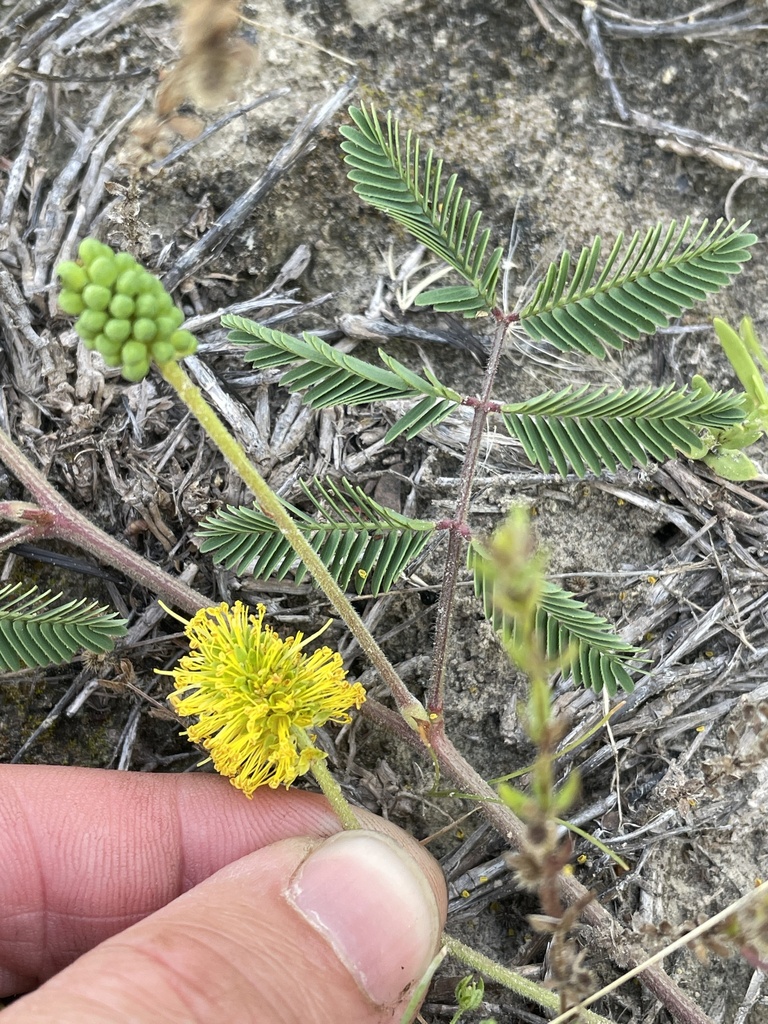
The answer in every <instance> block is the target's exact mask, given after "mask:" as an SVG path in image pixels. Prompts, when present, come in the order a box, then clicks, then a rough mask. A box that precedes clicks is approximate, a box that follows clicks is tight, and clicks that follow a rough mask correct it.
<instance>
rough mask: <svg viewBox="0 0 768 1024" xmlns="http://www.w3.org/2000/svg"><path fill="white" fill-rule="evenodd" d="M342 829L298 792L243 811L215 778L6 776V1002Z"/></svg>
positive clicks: (10, 770) (1, 775)
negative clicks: (115, 939)
mask: <svg viewBox="0 0 768 1024" xmlns="http://www.w3.org/2000/svg"><path fill="white" fill-rule="evenodd" d="M371 817H372V816H371ZM339 830H340V825H339V822H338V819H337V818H336V816H335V815H334V814H333V812H332V811H331V809H330V808H329V806H328V805H327V803H326V802H325V800H324V798H322V797H320V796H317V795H315V794H312V793H307V792H303V791H300V790H290V791H288V792H286V791H284V790H283V791H275V790H271V789H260V790H257V791H256V793H255V794H254V797H253V799H252V800H247V799H246V798H245V797H244V796H243V794H242V793H240V792H238V791H237V790H235V789H234V788H233V787H232V786H231V785H229V783H228V782H227V781H226V780H225V779H222V778H220V777H219V776H217V775H202V774H190V775H148V774H139V773H128V772H116V771H103V770H99V769H90V768H58V767H50V766H44V765H0V865H2V871H0V997H1V996H3V995H13V994H18V993H20V992H25V991H28V990H29V989H31V988H34V987H35V986H36V985H37V984H39V983H40V982H41V981H44V980H45V979H47V978H49V977H50V976H51V975H53V974H55V973H57V972H58V971H59V970H61V969H62V968H63V967H65V966H66V965H67V964H69V963H71V962H72V961H73V960H75V959H77V957H78V956H80V955H81V954H82V953H84V952H85V951H86V950H88V949H90V948H92V947H93V946H95V945H97V944H98V943H99V942H102V941H103V940H104V939H106V938H108V937H109V936H111V935H114V934H116V933H117V932H119V931H122V930H123V929H124V928H127V927H128V926H129V925H131V924H134V923H135V922H137V921H139V920H141V919H142V918H144V917H146V916H147V915H148V914H151V913H153V912H154V911H155V910H158V909H159V908H160V907H162V906H164V905H165V904H167V903H169V902H170V901H171V900H173V899H175V898H176V897H177V896H179V895H180V894H181V893H183V892H186V890H187V889H191V888H192V887H193V886H195V885H197V884H198V883H199V882H201V881H202V880H203V879H205V878H207V877H208V876H209V875H212V874H213V873H214V872H216V871H218V870H219V868H221V867H224V866H225V865H226V864H229V863H231V862H232V861H235V860H239V859H240V858H241V857H243V856H245V855H246V854H247V853H251V852H253V851H255V850H258V849H260V848H261V847H264V846H267V845H269V844H271V843H274V842H276V841H278V840H280V839H287V838H290V837H294V836H312V837H317V838H321V839H322V838H326V837H327V836H330V835H333V834H334V833H335V832H338V831H339Z"/></svg>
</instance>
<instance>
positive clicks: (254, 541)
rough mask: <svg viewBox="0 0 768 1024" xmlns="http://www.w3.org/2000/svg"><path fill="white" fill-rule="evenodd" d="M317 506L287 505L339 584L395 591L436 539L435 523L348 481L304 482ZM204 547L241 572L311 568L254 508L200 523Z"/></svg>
mask: <svg viewBox="0 0 768 1024" xmlns="http://www.w3.org/2000/svg"><path fill="white" fill-rule="evenodd" d="M301 488H302V490H303V491H304V494H305V496H306V497H307V499H308V500H309V502H310V504H311V505H312V507H313V511H312V512H311V513H308V512H304V511H302V510H300V509H298V508H296V507H295V506H293V505H290V504H288V503H287V502H286V503H285V505H286V508H287V509H288V511H289V512H290V514H291V515H292V517H293V518H294V520H295V521H296V525H297V526H298V528H299V529H300V530H301V531H302V533H303V534H304V535H305V537H306V538H307V540H308V541H309V543H310V544H311V545H312V547H313V549H314V550H315V551H316V552H317V554H318V555H319V556H320V558H321V559H322V561H323V564H324V565H325V566H326V568H327V569H328V571H329V572H330V573H331V575H332V576H333V578H334V579H335V580H336V582H337V583H338V584H339V586H340V587H342V588H343V589H346V588H348V587H350V586H353V587H354V589H355V590H356V592H357V593H358V594H360V593H362V591H363V590H364V589H366V587H367V589H368V591H369V592H370V593H372V594H374V595H376V594H380V593H382V592H384V591H386V590H389V589H390V588H391V587H392V586H393V584H394V583H395V582H396V580H397V579H398V578H399V577H400V575H401V574H402V573H403V571H404V570H405V568H406V566H407V565H408V564H409V563H410V562H412V561H413V560H414V559H415V558H417V557H418V556H419V555H420V554H421V552H422V551H423V550H424V547H425V546H426V544H427V543H428V541H429V539H430V538H431V536H432V534H433V532H434V530H435V524H434V523H431V522H427V521H426V520H423V519H412V518H411V517H410V516H404V515H401V514H400V513H398V512H394V511H393V510H392V509H388V508H385V507H384V506H383V505H380V504H379V503H378V502H376V501H374V500H373V498H370V497H369V496H368V495H367V494H365V493H364V492H363V491H362V490H361V489H360V488H359V487H356V486H355V485H354V484H351V483H350V482H349V481H348V480H341V481H339V482H328V481H325V482H324V483H323V482H320V481H319V480H313V481H310V482H302V483H301ZM198 536H199V537H200V538H201V540H202V544H201V551H203V552H206V553H208V552H209V553H211V554H212V555H213V558H214V560H215V561H216V562H219V563H222V564H223V565H225V566H226V568H227V569H232V570H234V571H235V572H238V573H244V572H246V571H248V572H251V573H252V574H253V575H254V576H255V577H256V578H257V579H269V578H270V577H274V578H275V579H279V580H282V579H285V577H286V576H287V575H288V574H289V573H292V574H293V579H294V581H295V582H296V583H300V582H301V581H302V580H303V579H304V577H305V576H306V572H307V570H306V567H305V566H304V564H303V563H302V562H301V560H300V559H299V557H298V556H297V555H296V553H295V552H294V550H293V548H292V547H291V545H290V543H289V541H288V540H287V539H286V538H285V537H284V536H283V534H282V533H281V532H280V529H279V527H278V526H277V525H276V524H275V522H274V520H272V519H270V518H269V517H268V516H265V515H264V514H263V513H261V512H257V511H256V510H255V509H250V508H243V507H240V508H236V507H233V506H228V507H227V508H225V509H221V510H220V511H218V512H216V513H215V514H214V515H213V516H210V517H209V518H208V519H206V520H204V521H203V522H202V523H201V527H200V531H199V533H198Z"/></svg>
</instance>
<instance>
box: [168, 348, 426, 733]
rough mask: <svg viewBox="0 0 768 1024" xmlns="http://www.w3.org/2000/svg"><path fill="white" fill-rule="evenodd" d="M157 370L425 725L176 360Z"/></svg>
mask: <svg viewBox="0 0 768 1024" xmlns="http://www.w3.org/2000/svg"><path fill="white" fill-rule="evenodd" d="M158 369H159V370H160V373H161V374H162V375H163V379H164V380H165V381H167V383H168V384H170V385H171V387H172V388H173V389H174V391H175V392H176V394H177V395H178V396H179V398H180V399H181V400H182V402H183V403H184V404H185V405H186V407H187V408H188V409H189V411H190V412H191V413H192V414H193V415H194V416H195V417H196V418H197V420H198V421H199V423H200V425H201V426H202V428H203V430H205V432H206V434H207V435H208V437H210V439H211V440H212V441H213V443H214V444H215V445H216V447H217V448H218V449H219V451H220V452H221V454H222V455H223V456H224V458H225V459H226V460H227V462H229V464H230V465H231V466H232V468H233V469H234V470H235V472H236V473H237V474H238V476H239V477H240V479H241V480H242V481H243V483H244V484H245V485H246V487H249V488H250V490H251V491H253V494H254V495H255V497H256V500H257V501H258V503H259V505H260V506H261V509H262V511H263V512H264V513H265V514H266V515H268V516H269V517H270V518H271V519H274V521H275V522H276V523H277V525H278V526H279V527H280V531H281V532H282V534H283V536H284V537H285V538H286V539H287V540H288V541H289V542H290V544H291V546H292V548H293V550H294V551H295V552H296V554H297V555H298V556H299V558H300V559H301V560H302V562H303V563H304V565H305V566H306V567H307V569H308V570H309V572H310V573H311V574H312V576H313V577H314V580H315V582H316V583H317V585H318V587H320V589H321V590H322V591H323V593H324V594H325V596H326V597H327V598H328V600H329V601H330V602H331V604H332V605H333V607H334V608H335V609H336V611H337V612H338V614H339V616H340V617H341V618H342V619H343V620H344V622H345V623H346V625H347V627H348V628H349V631H350V633H352V635H353V636H354V638H355V639H356V640H357V642H358V643H359V644H360V647H361V649H362V651H363V653H364V654H365V655H366V657H367V658H368V660H369V661H370V662H371V664H372V665H373V666H374V667H375V668H376V669H377V670H378V672H379V674H380V675H381V677H382V679H383V680H384V682H385V683H386V684H387V686H388V687H389V690H390V692H391V694H392V697H393V699H394V701H395V703H396V705H397V708H398V710H399V711H400V713H401V714H402V715H403V717H404V718H405V719H406V721H407V722H408V723H409V725H411V726H412V727H416V726H417V724H418V723H419V722H422V723H426V722H428V717H427V713H426V711H425V710H424V707H423V705H422V704H421V703H420V702H419V701H418V700H417V699H416V698H415V697H414V696H413V695H412V694H411V693H410V692H409V691H408V688H407V687H406V686H405V685H404V683H403V682H402V680H401V679H400V677H399V676H398V674H397V672H396V671H395V669H394V667H393V666H392V664H391V663H390V661H389V659H388V658H387V657H386V655H385V654H384V652H383V651H382V649H381V648H380V647H379V645H378V644H377V643H376V641H375V640H374V639H373V637H372V636H371V634H370V632H369V631H368V629H367V628H366V626H365V623H364V622H363V620H362V619H361V618H360V616H359V615H358V614H357V612H356V611H355V609H354V608H353V607H352V605H351V604H350V602H349V600H348V598H347V596H346V594H345V593H344V591H343V590H342V589H341V587H340V586H339V585H338V583H337V582H336V580H334V578H333V576H331V574H330V573H329V572H328V570H327V569H326V567H325V565H324V564H323V562H322V560H321V559H320V557H319V556H318V555H317V553H316V552H315V551H314V549H313V548H312V546H311V545H310V543H309V541H308V540H307V539H306V538H305V537H304V534H303V533H302V532H301V530H299V528H298V527H297V525H296V523H295V522H294V521H293V519H291V517H290V516H289V515H288V513H287V512H286V510H285V507H284V506H283V503H282V502H281V501H280V499H279V498H278V497H277V495H276V494H275V493H274V492H273V491H272V489H271V488H270V486H269V484H268V483H267V482H266V480H265V479H264V478H263V476H262V475H261V474H260V473H259V471H258V470H257V469H256V468H255V466H253V464H252V463H251V462H250V460H249V458H248V456H247V455H246V454H245V451H244V450H243V448H242V446H241V445H240V444H239V442H238V441H236V440H235V438H234V437H233V436H232V435H231V434H230V433H229V431H228V430H227V428H226V427H225V426H224V424H223V423H222V422H221V420H220V419H219V417H218V416H217V415H216V413H215V412H214V411H213V409H211V407H210V405H209V404H208V402H207V401H206V399H205V397H204V396H203V393H202V392H201V391H200V389H199V388H198V387H196V386H195V385H194V384H193V383H192V381H191V380H190V379H189V377H188V376H187V374H186V373H185V372H184V370H183V369H182V367H181V366H180V365H179V364H178V363H176V362H168V363H162V364H160V365H159V367H158Z"/></svg>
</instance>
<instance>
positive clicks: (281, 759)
mask: <svg viewBox="0 0 768 1024" xmlns="http://www.w3.org/2000/svg"><path fill="white" fill-rule="evenodd" d="M265 611H266V609H265V607H264V605H262V604H260V605H258V607H257V613H256V615H252V614H249V609H248V608H246V607H245V605H243V604H242V603H241V602H240V601H237V602H235V604H234V605H233V606H232V607H231V608H230V606H229V605H227V604H220V605H218V606H217V607H215V608H204V609H203V610H202V611H199V612H198V613H197V614H196V615H195V616H193V618H192V619H190V620H189V621H187V620H186V619H182V620H181V621H182V622H184V623H185V628H184V632H185V633H186V635H187V637H188V638H189V647H190V650H189V654H187V655H185V656H184V657H183V658H182V659H181V661H180V662H179V664H178V666H177V667H176V668H175V669H173V671H171V672H165V673H161V674H164V675H170V676H173V680H174V686H175V692H173V693H171V694H170V696H169V698H168V700H169V702H170V704H171V706H172V707H173V709H174V710H175V711H176V712H177V713H178V714H179V715H182V716H184V717H187V716H189V717H196V718H197V719H198V721H197V722H196V723H195V724H193V725H191V726H189V728H188V729H187V730H186V735H187V736H188V737H189V739H190V740H192V742H193V743H200V744H202V746H203V747H204V748H205V749H206V750H207V751H208V752H209V753H210V760H211V761H213V765H214V767H215V769H216V771H218V772H220V773H221V774H222V775H226V776H227V777H228V778H229V780H230V782H231V783H232V785H233V786H236V787H237V788H238V789H241V790H242V791H243V792H244V793H245V795H246V796H248V797H251V796H253V791H254V790H255V789H257V788H258V787H259V786H263V785H267V786H271V787H272V789H276V788H277V787H278V786H280V785H284V786H290V785H291V783H292V782H294V781H295V780H296V778H297V777H298V776H299V775H304V774H305V773H306V772H307V771H308V770H309V769H310V767H311V765H312V762H313V761H316V760H318V759H322V758H324V757H325V754H324V753H323V752H322V751H321V750H318V749H317V747H315V746H314V745H313V740H312V736H311V735H310V734H309V732H308V730H312V729H314V728H316V727H317V726H320V725H323V724H324V723H325V722H329V721H331V722H337V723H339V724H343V723H346V722H349V721H350V718H349V714H348V709H349V708H350V707H352V706H353V705H354V707H356V708H359V707H360V705H361V704H362V703H363V701H364V700H365V690H364V689H363V687H362V685H361V684H360V683H349V682H347V674H346V671H345V669H344V666H343V663H342V660H341V655H340V654H338V652H336V651H332V650H331V649H330V648H329V647H321V648H319V649H318V650H316V651H314V652H313V653H312V654H305V653H304V652H303V648H305V647H306V646H307V644H309V643H311V641H312V640H315V639H316V638H317V637H318V636H319V635H320V633H322V632H323V630H320V631H319V633H315V634H314V635H313V636H310V637H307V638H306V639H304V638H303V634H301V633H297V634H296V636H289V637H288V638H287V639H285V640H283V639H281V638H280V637H279V636H278V635H277V634H276V633H275V632H274V630H273V629H272V628H271V627H270V626H267V625H265V624H264V614H265ZM176 617H177V618H178V616H176ZM203 763H205V762H203Z"/></svg>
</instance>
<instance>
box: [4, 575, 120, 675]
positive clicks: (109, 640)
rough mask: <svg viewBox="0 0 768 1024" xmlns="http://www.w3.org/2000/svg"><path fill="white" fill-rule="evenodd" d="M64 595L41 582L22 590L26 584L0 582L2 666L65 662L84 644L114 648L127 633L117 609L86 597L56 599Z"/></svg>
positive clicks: (96, 648)
mask: <svg viewBox="0 0 768 1024" xmlns="http://www.w3.org/2000/svg"><path fill="white" fill-rule="evenodd" d="M20 591H21V592H20ZM61 596H62V595H61V594H51V591H50V590H46V591H44V592H42V593H41V592H40V591H39V590H38V588H37V587H30V588H28V589H27V590H23V591H22V584H21V583H17V584H15V585H14V586H10V585H9V586H4V587H0V670H2V671H4V672H9V671H10V672H13V671H16V670H18V669H20V668H32V667H40V668H43V667H45V666H46V665H60V664H62V663H63V662H67V661H69V660H70V659H71V658H72V657H73V656H74V655H75V654H76V653H77V652H78V651H79V650H81V649H82V648H85V649H86V650H87V651H92V652H94V653H101V652H102V651H110V650H111V649H112V647H113V646H114V641H115V638H116V637H119V636H125V633H126V628H125V621H124V620H123V619H121V618H119V617H118V615H117V614H116V612H111V611H109V609H108V608H106V607H103V606H102V605H99V604H97V603H96V602H95V601H88V600H86V599H85V598H83V599H82V600H79V601H65V602H64V603H63V604H61V603H58V604H57V602H58V601H59V600H60V598H61Z"/></svg>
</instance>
